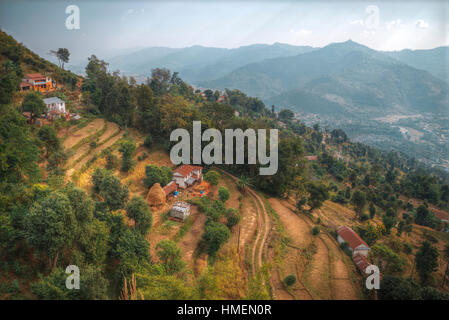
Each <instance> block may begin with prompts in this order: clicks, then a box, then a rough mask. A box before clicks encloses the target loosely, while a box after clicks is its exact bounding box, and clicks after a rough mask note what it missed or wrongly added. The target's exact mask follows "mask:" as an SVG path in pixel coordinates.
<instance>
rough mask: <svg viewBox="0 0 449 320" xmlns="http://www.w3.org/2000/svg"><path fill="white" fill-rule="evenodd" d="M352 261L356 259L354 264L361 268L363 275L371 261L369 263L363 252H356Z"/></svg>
mask: <svg viewBox="0 0 449 320" xmlns="http://www.w3.org/2000/svg"><path fill="white" fill-rule="evenodd" d="M352 261H354V264H355V265H356V266H357V268H358V269H359V270H360V272H361V273H362V274H363V275H366V272H365V270H366V268H368V267H369V266H370V265H371V263H369V261H368V259H367V258H366V257H365V256H364V255H362V254H359V253H358V254H356V255H353V256H352Z"/></svg>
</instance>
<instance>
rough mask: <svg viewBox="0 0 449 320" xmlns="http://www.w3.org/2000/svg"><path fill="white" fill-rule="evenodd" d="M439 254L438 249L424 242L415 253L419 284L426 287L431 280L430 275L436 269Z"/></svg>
mask: <svg viewBox="0 0 449 320" xmlns="http://www.w3.org/2000/svg"><path fill="white" fill-rule="evenodd" d="M439 255H440V253H439V252H438V249H437V248H436V247H434V246H432V245H431V244H430V242H428V241H424V242H423V243H422V245H421V247H420V248H419V250H418V251H417V252H416V255H415V263H416V271H417V272H418V275H419V278H420V280H421V284H423V285H427V284H428V283H429V282H430V279H431V278H432V273H433V272H434V271H436V270H437V268H438V257H439Z"/></svg>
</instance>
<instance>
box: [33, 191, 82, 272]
mask: <svg viewBox="0 0 449 320" xmlns="http://www.w3.org/2000/svg"><path fill="white" fill-rule="evenodd" d="M77 228H78V225H77V221H76V218H75V214H74V213H73V210H72V207H71V205H70V201H69V199H68V198H67V196H66V195H65V194H62V193H60V192H57V191H53V192H51V193H50V194H49V195H48V196H47V197H45V198H44V199H43V200H41V201H39V202H37V203H35V204H34V205H33V206H32V207H31V209H30V211H29V212H28V213H27V215H26V216H25V238H26V239H27V241H28V243H29V244H30V245H31V246H32V247H34V248H36V249H37V250H38V251H40V252H41V253H42V254H45V255H47V256H48V258H49V266H50V267H51V268H52V269H53V268H54V267H56V265H57V261H58V257H59V255H60V254H61V253H62V251H63V250H64V249H65V248H70V247H71V244H72V242H73V240H74V239H75V233H76V230H77Z"/></svg>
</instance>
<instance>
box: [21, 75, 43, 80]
mask: <svg viewBox="0 0 449 320" xmlns="http://www.w3.org/2000/svg"><path fill="white" fill-rule="evenodd" d="M25 78H27V79H31V80H37V79H45V76H43V75H42V74H40V73H28V74H27V75H25Z"/></svg>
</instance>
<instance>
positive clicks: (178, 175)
mask: <svg viewBox="0 0 449 320" xmlns="http://www.w3.org/2000/svg"><path fill="white" fill-rule="evenodd" d="M202 171H203V167H200V166H192V165H190V164H183V165H181V166H179V167H177V168H176V169H175V170H174V171H173V181H175V182H176V184H177V185H178V186H179V187H180V188H182V189H185V188H187V187H189V186H191V185H193V184H194V183H195V182H196V181H201V180H202V179H203V174H202Z"/></svg>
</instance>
